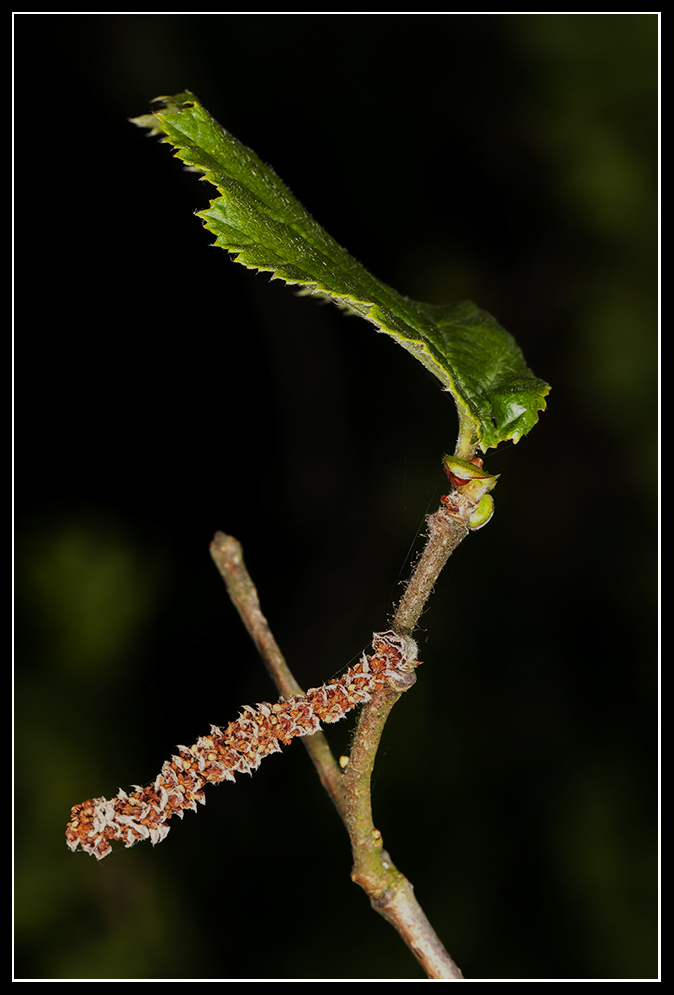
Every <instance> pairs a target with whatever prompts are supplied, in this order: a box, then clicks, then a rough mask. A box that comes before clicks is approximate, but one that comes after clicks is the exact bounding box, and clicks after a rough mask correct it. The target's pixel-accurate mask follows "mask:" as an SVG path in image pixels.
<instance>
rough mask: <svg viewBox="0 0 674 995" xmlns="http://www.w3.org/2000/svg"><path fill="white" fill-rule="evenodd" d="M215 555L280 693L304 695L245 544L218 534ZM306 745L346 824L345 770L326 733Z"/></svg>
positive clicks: (235, 604)
mask: <svg viewBox="0 0 674 995" xmlns="http://www.w3.org/2000/svg"><path fill="white" fill-rule="evenodd" d="M211 556H212V558H213V562H214V563H215V565H216V567H217V568H218V570H219V571H220V574H221V576H222V578H223V580H224V582H225V584H226V585H227V593H228V594H229V596H230V598H231V600H232V602H233V604H234V607H235V608H236V610H237V611H238V613H239V615H240V616H241V620H242V622H243V624H244V625H245V627H246V629H247V630H248V633H249V635H250V637H251V639H252V640H253V642H254V643H255V646H256V648H257V651H258V653H259V654H260V656H261V657H262V660H263V662H264V665H265V667H266V668H267V672H268V674H269V676H270V677H271V679H272V681H273V682H274V684H275V685H276V687H277V688H278V690H279V691H280V693H281V694H282V695H284V696H285V697H286V698H289V697H290V696H291V695H293V694H304V691H303V690H302V688H301V687H300V685H299V684H298V683H297V681H296V680H295V677H294V675H293V673H292V671H291V670H290V667H289V666H288V664H287V663H286V661H285V658H284V656H283V654H282V653H281V650H280V649H279V646H278V643H277V642H276V640H275V639H274V636H273V634H272V632H271V629H270V628H269V623H268V622H267V619H266V618H265V616H264V615H263V614H262V610H261V608H260V599H259V598H258V594H257V590H256V588H255V585H254V584H253V581H252V580H251V577H250V574H249V573H248V570H247V568H246V564H245V563H244V561H243V550H242V548H241V543H240V542H239V541H238V540H237V539H235V538H234V537H233V536H228V535H225V533H224V532H216V533H215V535H214V537H213V542H212V543H211ZM303 743H304V745H305V747H306V750H307V753H308V754H309V756H310V758H311V762H312V763H313V765H314V767H315V768H316V770H317V772H318V776H319V777H320V779H321V784H322V785H323V787H324V788H325V790H326V791H327V793H328V795H329V796H330V799H331V801H332V803H333V805H334V806H335V808H336V809H337V811H338V812H339V815H340V817H341V819H342V821H343V822H345V821H346V807H345V803H344V791H343V789H342V783H341V776H340V775H341V771H340V769H339V767H338V766H337V763H336V762H335V758H334V757H333V755H332V750H331V749H330V744H329V743H328V741H327V739H326V737H325V735H324V733H322V732H317V733H315V734H314V735H313V736H307V737H305V738H304V739H303Z"/></svg>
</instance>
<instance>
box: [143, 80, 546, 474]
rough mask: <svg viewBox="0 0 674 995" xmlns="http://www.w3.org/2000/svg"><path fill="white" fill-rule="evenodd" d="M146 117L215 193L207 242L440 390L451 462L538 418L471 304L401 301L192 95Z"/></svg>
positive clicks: (507, 355)
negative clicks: (408, 359) (453, 411)
mask: <svg viewBox="0 0 674 995" xmlns="http://www.w3.org/2000/svg"><path fill="white" fill-rule="evenodd" d="M157 101H158V102H160V103H161V107H160V109H159V110H157V111H155V113H154V114H146V115H143V116H142V117H139V118H135V119H132V120H133V123H134V124H137V125H139V126H140V127H145V128H150V129H151V134H163V135H164V136H165V137H164V139H163V140H164V141H165V142H168V143H170V144H171V145H173V146H174V147H175V149H176V152H175V155H176V156H177V157H178V158H179V159H182V160H183V162H185V163H186V164H187V166H188V167H190V168H193V169H195V170H196V171H198V172H200V173H203V174H204V176H205V178H206V179H207V180H209V181H210V182H211V183H212V184H213V185H214V186H215V187H217V189H218V192H219V193H220V196H219V197H216V198H215V200H212V201H211V203H210V207H209V208H208V210H205V211H200V212H199V217H201V218H203V220H204V222H205V226H206V228H207V229H208V230H209V231H210V232H212V233H213V234H214V235H215V244H216V245H219V246H221V247H222V248H223V249H226V250H227V251H228V252H231V253H233V254H234V256H235V258H236V261H237V262H240V263H243V265H244V266H247V267H248V268H249V269H256V270H264V271H268V272H270V273H272V279H281V280H285V282H286V283H289V284H296V285H299V286H301V287H302V288H303V293H307V294H314V295H317V296H320V297H325V298H329V299H331V300H333V301H335V303H337V304H338V305H339V306H340V307H343V308H345V309H347V310H349V311H351V312H353V313H355V314H358V315H361V316H362V317H363V318H366V319H367V320H368V321H370V322H372V324H373V325H374V326H375V327H376V328H377V329H378V330H379V331H381V332H385V333H386V334H387V335H390V336H392V337H393V338H394V339H395V340H396V341H397V342H398V343H399V344H400V345H401V346H403V348H405V349H407V350H408V352H411V353H412V355H413V356H415V357H416V358H417V359H418V360H419V362H421V363H423V365H424V366H425V367H427V368H428V369H429V370H430V371H431V372H432V373H434V374H435V376H436V377H437V378H438V380H439V381H440V383H441V384H442V385H443V386H444V387H445V388H446V389H447V390H449V391H450V392H451V393H452V395H453V397H454V400H455V401H456V405H457V409H458V412H459V440H458V443H457V448H456V455H457V456H458V457H460V458H463V459H470V458H471V457H472V456H473V455H474V453H475V450H476V448H478V447H479V448H480V449H481V450H482V451H483V452H486V450H487V449H489V448H493V447H495V446H498V444H499V443H500V442H505V441H506V440H507V439H512V441H513V442H519V440H520V439H521V438H522V436H523V435H526V433H527V432H529V431H530V429H531V428H532V427H533V426H534V425H535V424H536V422H537V421H538V412H539V411H542V410H543V409H544V408H545V401H544V397H545V395H546V394H547V393H548V391H549V389H550V388H549V387H548V385H547V384H546V383H544V381H542V380H539V379H538V378H537V377H535V376H534V375H533V374H532V372H531V371H530V370H529V368H528V367H527V365H526V363H525V361H524V357H523V355H522V353H521V351H520V349H519V347H518V346H517V343H516V342H515V340H514V339H513V337H512V336H511V335H509V334H508V332H506V331H505V329H503V328H502V327H501V326H500V325H499V323H498V322H497V321H496V320H495V318H493V317H492V316H491V315H490V314H487V312H486V311H481V310H480V309H479V308H478V307H476V306H475V304H473V303H471V302H470V301H463V302H461V303H459V304H445V305H441V306H438V305H432V304H423V303H420V302H418V301H412V300H409V299H408V298H407V297H403V296H402V295H401V294H399V293H398V292H397V291H395V290H393V289H392V288H391V287H388V286H386V284H385V283H382V282H381V281H380V280H377V279H376V278H375V277H374V276H372V275H371V274H370V273H368V271H367V270H366V269H365V268H364V267H363V266H361V264H360V263H359V262H357V261H356V260H355V259H354V258H353V257H352V256H350V255H349V253H348V252H347V251H346V249H343V248H342V247H341V246H340V245H338V243H337V242H335V240H334V239H333V238H332V237H331V236H330V235H328V233H327V232H326V231H324V230H323V228H321V226H320V225H319V224H318V223H317V222H316V221H314V219H313V218H312V217H311V215H310V214H309V213H308V212H307V211H306V210H305V209H304V208H303V207H302V205H301V204H300V203H299V201H297V200H296V199H295V198H294V197H293V195H292V194H291V192H290V190H289V189H288V188H287V186H286V185H285V184H284V183H283V182H282V180H281V179H279V177H278V176H277V175H276V173H275V172H274V170H273V169H272V168H271V167H270V166H267V165H266V164H265V163H263V162H262V161H261V159H259V158H258V156H257V155H256V154H255V153H254V152H253V151H251V150H250V149H248V148H246V147H245V146H244V145H242V144H241V142H239V141H238V140H237V139H236V138H234V137H233V136H232V135H230V134H229V133H228V132H227V131H225V129H224V128H223V127H221V125H219V124H218V123H217V121H214V120H213V118H212V117H211V116H210V115H209V114H208V112H207V111H206V110H204V108H203V107H202V106H201V104H200V103H199V101H198V100H197V98H196V97H195V96H194V94H193V93H189V92H185V93H179V94H177V95H176V96H174V97H158V98H157Z"/></svg>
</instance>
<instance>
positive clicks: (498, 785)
mask: <svg viewBox="0 0 674 995" xmlns="http://www.w3.org/2000/svg"><path fill="white" fill-rule="evenodd" d="M657 34H658V19H657V17H656V16H655V15H627V16H621V15H607V16H604V15H545V14H542V15H533V16H517V15H469V16H462V15H451V14H450V15H436V16H417V15H414V16H393V15H383V16H376V15H351V14H349V15H300V16H297V15H276V16H274V15H226V14H221V15H204V16H198V15H175V16H171V15H151V14H150V15H82V16H70V15H63V16H58V15H54V16H52V15H20V16H18V17H16V19H15V80H16V106H15V113H16V142H15V152H16V160H15V161H16V208H15V210H16V235H17V238H16V526H17V530H16V539H17V545H16V552H17V587H16V589H17V654H16V656H17V672H16V683H15V692H16V694H15V701H16V723H15V725H16V734H17V739H16V788H17V793H16V837H15V840H16V847H15V849H16V874H15V889H16V917H15V922H16V936H17V953H16V966H15V973H16V976H17V977H20V978H29V979H40V978H44V979H63V978H69V977H72V978H75V979H80V978H87V977H90V978H120V979H126V978H138V979H147V978H184V979H189V978H200V979H216V978H244V979H246V978H252V977H259V978H293V977H294V978H300V979H304V978H326V979H339V978H345V979H354V978H362V979H369V978H377V977H380V978H391V979H395V978H421V977H422V973H421V971H420V969H419V968H418V965H417V964H416V961H415V960H414V959H413V957H412V956H411V954H410V953H409V952H408V951H407V949H406V948H405V947H404V945H403V944H402V942H401V941H400V940H399V938H398V937H397V935H396V934H395V932H394V931H393V930H392V929H391V928H390V927H389V926H388V925H387V924H386V923H385V922H384V921H383V920H382V919H380V918H379V917H378V916H376V915H375V913H373V912H372V911H371V910H370V908H369V905H368V902H367V899H366V897H365V895H364V894H363V893H362V892H361V891H360V890H359V889H358V888H357V887H356V886H355V885H353V884H351V882H350V880H349V869H350V854H349V850H348V846H347V839H346V835H345V833H344V830H343V828H342V826H341V824H340V823H339V821H338V819H337V817H336V815H335V813H334V811H333V810H332V809H331V807H330V804H329V802H328V800H327V798H326V797H325V796H324V795H323V794H322V792H321V790H320V787H319V783H318V779H317V777H316V775H315V773H314V771H313V769H312V768H311V766H310V764H309V761H308V759H307V757H306V754H305V752H304V750H303V749H302V746H301V745H299V744H293V745H292V746H291V747H289V748H288V749H287V750H285V751H284V755H283V756H275V757H273V758H271V759H269V760H268V761H267V762H266V763H265V764H264V765H263V766H262V768H261V769H260V770H259V771H258V773H257V774H256V775H255V777H254V778H250V779H249V778H246V779H241V781H240V783H238V784H237V785H236V786H232V785H225V786H223V787H220V788H215V789H210V790H209V791H208V804H207V806H206V807H205V808H204V809H200V811H199V814H198V816H194V815H192V814H188V815H187V817H186V819H185V820H184V822H183V823H180V822H177V820H176V824H175V825H174V826H172V831H171V833H170V835H169V837H168V839H167V840H166V841H165V842H164V843H162V845H161V846H158V847H157V848H156V849H153V848H152V847H150V846H149V845H147V844H141V845H139V846H137V847H135V848H134V849H132V850H129V851H126V850H121V851H116V852H115V853H114V854H113V855H111V856H110V857H108V858H107V859H106V860H105V861H103V862H102V863H101V864H100V865H99V864H97V863H96V862H95V861H94V860H93V859H92V858H90V857H88V856H86V855H83V854H77V855H74V854H72V853H70V851H69V850H68V849H67V848H66V846H65V841H64V835H63V834H64V830H65V823H66V820H67V819H68V816H69V812H70V807H71V805H73V804H74V803H75V802H79V801H83V800H85V799H86V798H89V797H92V796H97V795H107V796H109V795H111V794H114V793H115V791H116V789H117V787H118V786H123V787H125V788H127V789H128V788H129V786H130V785H132V784H143V783H146V782H148V781H150V780H151V779H153V778H154V776H155V775H156V774H157V773H158V771H159V769H160V767H161V764H162V762H163V760H164V759H166V758H168V757H169V756H170V754H171V752H172V751H173V749H174V746H175V744H177V743H185V744H190V743H192V742H194V740H195V739H196V738H197V737H198V736H199V735H200V734H201V733H205V732H206V731H207V730H208V728H209V724H210V723H211V722H215V723H226V722H227V721H229V720H230V719H232V718H234V717H236V715H237V713H238V710H239V707H240V705H242V704H243V703H245V702H255V701H260V700H269V699H270V698H271V699H272V700H273V698H274V697H275V693H274V691H273V689H272V688H271V685H270V682H269V680H268V678H267V676H266V674H265V672H264V670H263V668H262V666H261V665H260V663H259V661H258V660H257V658H256V654H255V652H254V650H253V648H252V645H251V643H250V641H249V639H248V637H247V635H246V634H245V632H244V631H243V629H242V627H241V625H240V623H239V620H238V617H237V616H236V614H235V612H234V610H233V608H232V606H231V605H230V603H229V601H228V600H227V598H226V594H225V590H224V586H223V584H222V581H221V579H220V577H219V576H218V574H217V572H216V570H215V568H214V567H213V565H212V563H211V561H210V558H209V553H208V544H209V541H210V539H211V537H212V534H213V533H214V531H215V530H216V529H222V530H224V531H228V532H231V533H232V534H234V535H236V536H237V537H238V538H239V539H240V540H241V542H242V543H243V545H244V549H245V554H246V558H247V562H248V564H249V566H250V569H251V572H252V574H253V576H254V578H255V580H256V582H257V584H258V587H259V591H260V596H261V599H262V604H263V608H264V610H265V612H266V614H267V616H268V618H269V620H270V623H271V625H272V628H273V630H274V632H275V634H276V636H277V639H278V641H279V643H280V645H281V647H282V648H283V650H284V652H285V653H286V655H287V658H288V660H289V662H290V664H291V666H292V667H293V669H294V672H295V674H296V676H297V678H298V680H299V681H300V683H301V684H302V685H303V686H305V687H309V686H316V685H318V684H321V683H322V682H323V681H325V680H326V679H328V678H330V677H331V676H333V675H335V674H338V673H339V672H340V671H342V670H343V669H344V668H345V667H346V666H347V665H348V664H349V662H350V661H352V660H353V659H354V657H356V656H357V655H358V654H360V652H361V651H362V650H363V648H365V647H366V646H367V644H368V642H369V639H370V636H371V633H372V631H373V630H377V629H382V628H384V627H385V626H386V624H387V619H388V617H389V613H390V611H391V607H392V605H393V603H394V601H395V599H396V598H397V597H398V595H399V592H400V588H399V586H398V585H399V583H400V581H401V580H402V578H404V577H405V576H406V575H407V572H408V566H409V558H410V546H411V544H412V543H413V540H415V536H417V542H416V548H418V547H419V538H418V534H419V530H420V529H421V528H422V525H423V517H424V514H426V513H428V512H430V511H432V510H434V509H435V507H436V506H437V504H438V499H439V495H440V493H441V492H442V488H443V480H444V478H443V475H442V472H441V469H440V457H441V455H442V453H443V452H447V451H451V450H452V448H453V445H454V440H455V437H456V428H457V425H456V416H455V413H454V408H453V404H452V402H451V399H450V398H449V396H448V395H446V394H444V393H443V392H442V391H441V389H440V388H439V386H438V385H437V384H436V383H435V381H434V380H433V379H432V378H431V377H429V376H428V375H427V373H426V372H425V371H424V370H423V369H422V368H421V367H420V366H419V367H418V364H416V363H415V362H414V361H413V360H412V358H411V357H410V356H409V355H408V354H407V353H406V352H405V351H404V350H402V349H400V348H398V347H397V346H396V345H395V343H394V342H392V341H391V340H389V339H388V338H387V337H386V336H381V335H377V334H375V332H374V330H373V329H372V327H371V326H369V325H368V324H366V323H365V322H362V321H359V320H357V319H355V318H348V319H347V318H345V317H343V316H342V315H340V314H339V313H338V311H337V310H336V309H335V308H333V307H331V306H325V305H320V304H318V303H316V302H315V301H312V300H306V299H301V298H298V297H296V296H295V294H294V293H293V292H292V291H291V290H289V289H288V288H285V287H284V286H282V285H281V283H280V282H277V283H273V284H271V283H270V282H269V279H268V276H267V275H256V274H254V273H252V272H248V271H246V270H245V269H244V268H243V267H240V266H236V265H234V264H233V263H232V262H231V261H230V260H229V259H228V258H227V256H226V255H225V254H224V253H223V252H220V251H214V250H213V249H211V248H210V247H209V243H210V242H211V241H212V239H211V236H209V235H208V234H207V233H206V232H204V231H203V229H202V227H201V223H200V221H199V220H198V219H196V218H195V217H194V216H193V211H194V210H198V209H200V208H203V207H205V206H206V205H207V202H208V198H209V196H210V195H211V192H212V188H210V187H208V186H207V185H205V184H200V183H198V182H197V179H196V177H195V176H194V175H193V174H190V173H187V172H185V171H184V170H183V168H182V166H181V164H180V163H179V162H178V161H177V160H174V159H173V158H172V157H171V154H170V150H169V149H168V147H166V146H162V145H160V144H159V143H158V141H157V140H156V139H149V140H148V139H147V138H146V137H145V136H144V133H143V132H141V131H139V130H138V129H136V128H134V127H133V126H132V125H131V124H129V123H128V122H127V118H128V117H132V116H136V115H139V114H143V113H147V111H148V110H149V101H150V99H151V98H153V97H155V96H158V95H160V94H172V93H176V92H179V91H181V90H183V89H186V88H189V89H191V90H193V91H194V92H195V93H196V94H197V95H198V96H199V98H200V99H201V101H202V102H203V104H204V105H205V107H207V108H208V109H209V110H210V112H211V113H212V114H213V116H214V117H216V118H217V119H218V120H219V121H220V122H221V123H222V124H223V125H224V126H225V127H227V128H228V129H229V130H230V131H232V133H233V134H235V135H236V136H237V137H238V138H240V139H241V140H242V141H243V142H245V143H246V144H248V145H250V146H251V147H252V148H254V149H255V150H256V152H257V153H258V154H259V155H260V156H261V157H262V158H263V159H265V160H266V161H268V162H270V163H271V164H272V165H273V166H274V167H275V168H276V170H277V171H278V173H279V174H280V176H281V177H282V178H283V179H284V180H285V181H286V182H287V183H288V184H289V185H290V187H291V188H292V189H293V191H294V192H295V193H296V194H297V196H298V197H299V198H300V200H302V202H303V203H304V204H305V205H306V206H307V207H308V209H309V210H310V211H311V212H312V213H313V214H314V215H315V216H316V218H317V219H318V220H319V221H320V222H321V223H322V224H323V225H324V226H325V227H326V228H327V229H328V231H330V233H331V234H333V235H334V236H335V237H336V238H337V239H338V241H340V242H341V243H342V244H344V245H346V246H347V248H348V249H349V250H350V251H351V252H352V253H353V254H354V255H355V256H356V257H357V258H358V259H360V260H361V261H362V262H363V263H364V264H365V265H366V266H367V267H368V268H369V269H371V270H372V271H373V272H374V273H375V274H376V275H377V276H378V277H380V278H381V279H383V280H385V281H386V282H388V283H390V284H391V285H393V286H395V287H396V288H397V289H398V290H400V291H401V292H402V293H405V294H408V295H409V296H411V297H415V298H418V299H422V300H429V301H433V302H435V303H445V302H447V301H454V300H460V299H464V298H470V299H472V300H474V301H476V302H477V303H478V304H479V305H480V306H481V307H483V308H485V309H487V310H489V311H490V312H492V313H493V314H495V315H496V316H497V317H498V319H499V320H500V321H501V323H502V324H503V325H504V326H505V327H506V328H508V330H509V331H511V332H512V333H513V334H514V335H515V336H516V338H517V340H518V342H519V344H520V345H521V347H522V349H523V351H524V354H525V356H526V358H527V361H528V363H529V365H530V366H531V368H532V369H533V370H534V372H535V373H536V374H537V375H538V376H540V377H543V378H544V379H546V380H548V381H549V382H550V383H551V384H552V387H553V390H552V393H551V395H550V397H549V409H548V411H547V412H546V413H545V414H543V415H542V416H541V419H540V422H539V425H538V426H537V427H536V428H535V429H534V430H533V431H532V432H531V434H530V435H529V436H528V437H527V438H526V439H525V440H523V441H522V442H521V443H520V444H519V445H518V446H517V447H514V446H512V445H509V446H504V447H502V451H501V450H499V452H497V453H493V452H492V453H490V454H489V456H488V460H487V466H488V467H489V468H490V469H493V470H496V471H498V472H500V473H501V474H502V476H501V479H500V481H499V485H498V488H497V491H496V492H495V497H496V515H495V517H494V519H493V521H492V522H491V523H490V525H489V527H488V528H486V529H483V530H482V531H481V532H479V533H476V534H475V535H473V536H471V537H470V538H469V539H468V540H467V541H466V542H465V543H464V544H463V546H462V547H461V548H460V549H459V551H458V552H457V554H456V555H455V557H454V558H453V560H452V561H451V562H450V564H449V566H448V567H447V569H446V570H445V572H444V575H443V577H442V579H441V581H440V583H439V585H438V588H437V591H436V593H435V596H434V598H433V599H432V601H431V603H430V606H429V609H428V611H427V613H426V614H425V615H424V617H423V620H422V621H423V629H422V630H421V631H420V632H419V634H418V635H419V642H420V645H421V657H422V659H423V660H424V666H423V667H422V668H421V671H420V672H419V681H418V683H417V686H416V687H415V688H414V690H413V691H412V692H411V693H410V694H409V695H406V696H405V697H404V698H403V699H402V701H401V702H400V704H399V705H398V706H397V708H396V710H395V711H394V713H393V715H392V717H391V720H390V722H389V724H388V727H387V730H386V734H385V738H384V742H383V746H382V750H381V754H380V757H379V762H378V767H377V770H376V773H375V782H374V807H375V821H376V824H377V825H378V826H379V828H380V829H381V830H382V832H383V835H384V841H385V844H386V846H387V847H388V849H389V850H390V852H391V854H392V856H393V858H394V860H395V861H396V862H397V864H398V866H399V867H400V869H401V870H402V871H403V872H404V873H405V874H407V876H408V877H409V878H410V880H411V881H412V882H413V883H414V885H415V888H416V893H417V896H418V898H419V900H420V902H421V904H422V906H423V907H424V909H425V911H426V913H427V915H428V916H429V918H430V920H431V922H432V923H433V925H434V926H435V928H436V930H437V932H438V933H439V935H440V937H441V938H442V940H443V941H444V942H445V944H446V946H447V948H448V949H449V951H450V952H451V954H452V956H453V957H454V958H455V960H456V961H457V963H458V964H459V966H460V967H461V968H462V970H463V971H464V973H465V975H466V976H467V977H468V978H483V979H499V978H501V979H505V980H510V979H513V978H524V979H530V978H549V979H569V978H589V979H597V978H614V979H619V978H625V979H630V978H632V979H633V978H653V977H655V976H656V974H657V800H658V766H657V759H658V752H657V732H658V726H657V715H658V712H657V687H658V684H657V676H658V671H657V612H656V606H657V601H656V593H657V587H656V585H657V564H656V543H657V372H656V370H657V368H656V360H657ZM213 193H214V192H213ZM417 367H418V368H417ZM412 555H413V554H412ZM350 726H351V723H348V724H347V723H342V725H341V726H335V727H331V728H328V734H329V738H330V740H331V742H332V743H333V744H334V749H335V751H336V752H337V753H339V752H342V751H343V750H344V749H345V748H346V746H347V744H348V736H349V730H350Z"/></svg>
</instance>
